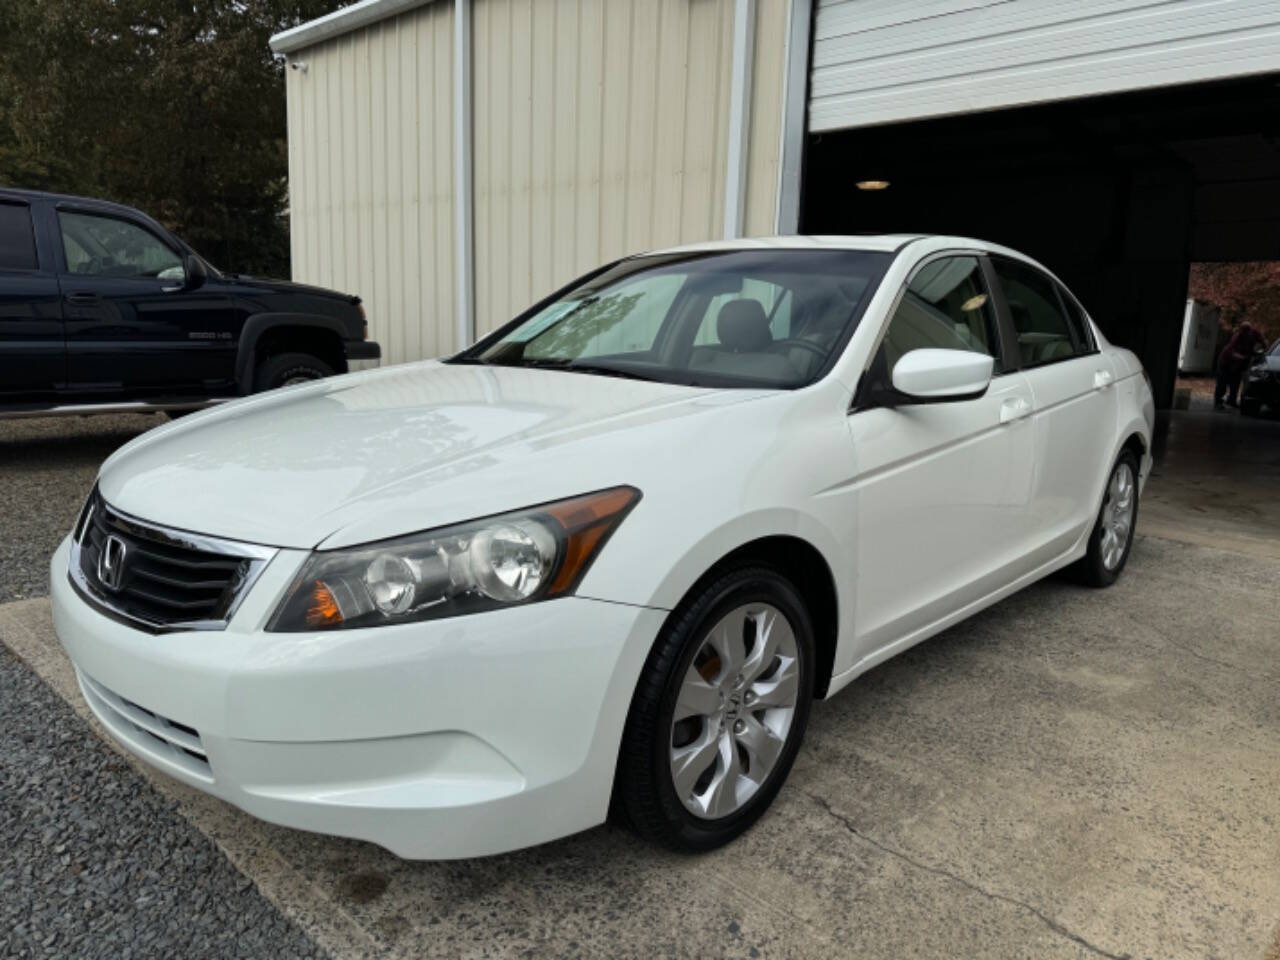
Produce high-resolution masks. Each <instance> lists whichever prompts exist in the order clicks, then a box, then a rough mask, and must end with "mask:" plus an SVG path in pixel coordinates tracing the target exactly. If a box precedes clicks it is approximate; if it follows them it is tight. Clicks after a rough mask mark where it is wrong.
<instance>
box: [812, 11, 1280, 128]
mask: <svg viewBox="0 0 1280 960" xmlns="http://www.w3.org/2000/svg"><path fill="white" fill-rule="evenodd" d="M1278 64H1280V2H1277V0H1070V2H1057V0H913V2H911V3H904V2H902V0H819V3H818V9H817V14H816V18H815V23H814V47H813V65H812V69H813V73H812V85H811V100H810V106H809V129H810V130H812V131H815V132H816V131H822V130H835V129H840V128H845V127H856V126H866V125H869V124H876V123H886V122H890V121H894V120H904V119H911V118H918V117H928V116H941V115H944V114H951V113H963V112H968V111H973V110H987V109H993V108H997V107H1004V106H1012V105H1016V104H1027V103H1036V102H1041V101H1046V100H1058V99H1065V98H1069V97H1078V96H1089V95H1094V94H1101V93H1112V92H1118V91H1122V90H1135V89H1141V88H1144V87H1153V86H1163V85H1167V84H1175V83H1191V82H1195V81H1201V80H1208V79H1216V78H1225V77H1233V76H1243V75H1247V74H1251V73H1262V72H1267V71H1272V70H1276V69H1277V65H1278Z"/></svg>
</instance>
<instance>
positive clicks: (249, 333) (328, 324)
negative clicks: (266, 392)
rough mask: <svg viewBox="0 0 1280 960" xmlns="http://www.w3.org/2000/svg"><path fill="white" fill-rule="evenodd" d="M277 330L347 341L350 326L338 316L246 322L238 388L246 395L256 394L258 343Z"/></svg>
mask: <svg viewBox="0 0 1280 960" xmlns="http://www.w3.org/2000/svg"><path fill="white" fill-rule="evenodd" d="M275 327H310V328H311V329H313V330H325V331H328V332H330V333H333V334H336V335H337V337H338V339H339V340H346V339H347V330H346V325H345V324H344V323H343V322H342V321H341V320H339V319H338V318H336V317H325V316H320V315H317V314H313V313H258V314H254V315H253V316H251V317H250V318H249V319H248V320H246V321H245V322H244V327H243V328H242V329H241V331H240V342H239V344H238V345H237V349H236V370H235V376H236V386H237V389H238V390H239V391H240V393H241V394H242V395H245V396H247V395H248V394H249V393H251V392H252V391H253V368H254V366H255V363H256V355H257V349H258V342H259V341H260V340H261V339H262V335H263V334H264V333H266V332H267V331H268V330H271V329H273V328H275Z"/></svg>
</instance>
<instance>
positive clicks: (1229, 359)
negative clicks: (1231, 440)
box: [1213, 320, 1266, 410]
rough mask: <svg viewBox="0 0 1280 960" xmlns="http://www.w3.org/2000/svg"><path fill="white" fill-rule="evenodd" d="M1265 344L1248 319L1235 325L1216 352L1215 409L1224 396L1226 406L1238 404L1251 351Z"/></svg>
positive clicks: (1220, 407)
mask: <svg viewBox="0 0 1280 960" xmlns="http://www.w3.org/2000/svg"><path fill="white" fill-rule="evenodd" d="M1265 346H1266V343H1265V341H1264V340H1263V339H1262V334H1260V333H1259V332H1258V331H1257V330H1256V329H1254V326H1253V324H1251V323H1250V322H1249V321H1248V320H1244V321H1242V322H1241V323H1240V326H1238V327H1236V329H1235V332H1234V333H1232V334H1231V339H1230V340H1228V341H1227V345H1226V346H1225V347H1223V348H1222V353H1220V354H1218V382H1217V383H1216V384H1215V385H1214V388H1213V408H1214V409H1215V410H1221V409H1222V406H1223V398H1224V397H1226V405H1227V406H1228V407H1235V406H1238V405H1239V404H1238V402H1237V401H1238V398H1239V394H1240V380H1241V378H1243V377H1244V372H1245V370H1246V369H1247V368H1248V366H1249V362H1250V361H1251V360H1252V359H1253V351H1255V350H1257V349H1259V348H1261V347H1265Z"/></svg>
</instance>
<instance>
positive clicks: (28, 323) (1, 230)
mask: <svg viewBox="0 0 1280 960" xmlns="http://www.w3.org/2000/svg"><path fill="white" fill-rule="evenodd" d="M33 214H34V211H33V210H32V208H31V206H30V205H29V204H27V203H25V202H22V201H19V200H10V199H0V403H3V402H6V401H7V402H11V403H13V402H19V401H30V400H45V399H48V398H49V396H50V395H52V394H53V392H54V391H55V390H57V389H58V388H59V387H61V386H62V385H63V383H64V382H65V381H66V347H65V344H64V343H63V334H62V304H61V297H60V295H59V292H58V281H57V278H56V277H55V276H54V274H53V271H52V269H51V267H52V265H51V264H48V263H45V264H42V263H41V262H40V258H39V255H38V253H37V247H36V232H35V221H34V219H33ZM42 267H44V269H41V268H42Z"/></svg>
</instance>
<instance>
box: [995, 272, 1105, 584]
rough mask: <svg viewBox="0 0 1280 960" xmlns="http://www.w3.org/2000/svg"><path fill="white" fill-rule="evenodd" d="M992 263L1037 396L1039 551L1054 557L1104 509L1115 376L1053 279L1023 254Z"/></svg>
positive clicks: (1046, 558) (1044, 556) (1039, 556)
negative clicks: (1100, 501)
mask: <svg viewBox="0 0 1280 960" xmlns="http://www.w3.org/2000/svg"><path fill="white" fill-rule="evenodd" d="M990 263H991V266H992V270H993V273H994V275H995V277H996V283H997V286H998V288H999V291H1000V293H1001V308H1002V310H1003V311H1004V312H1005V317H1006V320H1007V322H1008V324H1009V326H1010V327H1011V328H1012V331H1013V334H1014V336H1015V337H1016V339H1017V349H1018V352H1019V354H1020V360H1021V364H1022V370H1023V373H1024V374H1025V375H1026V378H1027V382H1028V383H1029V384H1030V385H1031V393H1032V396H1033V398H1034V402H1035V413H1034V418H1035V421H1036V432H1035V434H1036V452H1035V463H1036V477H1035V494H1034V509H1035V521H1036V526H1037V533H1036V543H1035V557H1036V559H1037V561H1038V562H1048V561H1049V560H1050V559H1052V558H1053V557H1056V556H1058V555H1060V554H1061V553H1063V552H1064V551H1066V550H1067V549H1069V548H1070V547H1071V546H1072V545H1073V544H1074V543H1075V542H1076V541H1077V540H1078V539H1079V538H1080V536H1081V535H1082V534H1083V533H1084V532H1085V531H1086V530H1087V529H1088V528H1089V526H1090V524H1091V523H1092V522H1093V519H1094V517H1095V515H1096V513H1097V510H1098V503H1097V495H1098V494H1099V492H1100V490H1101V487H1100V484H1101V482H1102V475H1103V473H1104V471H1105V470H1106V468H1107V467H1108V466H1110V464H1108V463H1106V462H1105V460H1106V458H1107V457H1109V456H1110V452H1111V440H1112V436H1113V434H1114V432H1115V420H1116V411H1115V391H1114V390H1112V389H1111V383H1112V381H1113V380H1114V378H1115V374H1114V371H1113V370H1112V369H1111V365H1110V363H1109V361H1107V359H1106V357H1104V356H1103V355H1102V354H1101V353H1099V352H1098V348H1097V345H1096V344H1095V343H1094V342H1093V337H1092V334H1091V332H1090V331H1089V329H1088V324H1087V323H1085V322H1084V318H1083V316H1082V315H1081V314H1080V313H1079V310H1078V307H1076V305H1075V303H1074V301H1071V300H1070V299H1069V298H1068V299H1066V300H1064V297H1063V292H1062V291H1061V290H1060V288H1059V285H1058V283H1057V282H1056V281H1055V280H1054V279H1053V278H1052V277H1050V276H1049V275H1048V274H1046V273H1044V272H1043V271H1042V270H1039V269H1037V268H1036V267H1034V266H1032V265H1031V264H1029V263H1025V262H1023V261H1021V260H1014V259H1012V258H1006V257H999V256H993V257H991V258H990Z"/></svg>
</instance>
